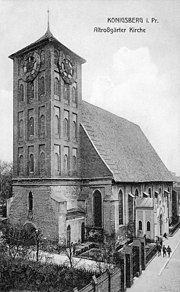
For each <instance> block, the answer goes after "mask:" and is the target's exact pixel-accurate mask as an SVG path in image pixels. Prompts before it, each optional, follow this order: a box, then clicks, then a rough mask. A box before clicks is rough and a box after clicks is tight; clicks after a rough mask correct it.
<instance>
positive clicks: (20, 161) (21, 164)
mask: <svg viewBox="0 0 180 292" xmlns="http://www.w3.org/2000/svg"><path fill="white" fill-rule="evenodd" d="M23 172H24V158H23V155H20V156H19V174H22V173H23Z"/></svg>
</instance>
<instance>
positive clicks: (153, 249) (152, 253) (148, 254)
mask: <svg viewBox="0 0 180 292" xmlns="http://www.w3.org/2000/svg"><path fill="white" fill-rule="evenodd" d="M156 253H157V247H156V245H152V246H151V247H150V248H149V250H148V251H147V252H146V264H148V263H149V262H150V260H151V259H152V258H153V257H154V256H155V254H156Z"/></svg>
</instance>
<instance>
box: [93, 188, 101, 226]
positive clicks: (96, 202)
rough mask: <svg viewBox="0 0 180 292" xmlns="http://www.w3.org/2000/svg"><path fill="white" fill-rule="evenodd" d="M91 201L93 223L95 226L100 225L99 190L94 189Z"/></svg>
mask: <svg viewBox="0 0 180 292" xmlns="http://www.w3.org/2000/svg"><path fill="white" fill-rule="evenodd" d="M93 201H94V202H93V209H94V225H95V226H96V227H102V198H101V193H100V192H99V191H95V193H94V196H93Z"/></svg>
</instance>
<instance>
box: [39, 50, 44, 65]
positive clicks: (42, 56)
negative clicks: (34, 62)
mask: <svg viewBox="0 0 180 292" xmlns="http://www.w3.org/2000/svg"><path fill="white" fill-rule="evenodd" d="M40 58H41V64H42V65H44V64H45V52H44V51H41V56H40Z"/></svg>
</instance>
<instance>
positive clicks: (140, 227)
mask: <svg viewBox="0 0 180 292" xmlns="http://www.w3.org/2000/svg"><path fill="white" fill-rule="evenodd" d="M139 230H142V221H139Z"/></svg>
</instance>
